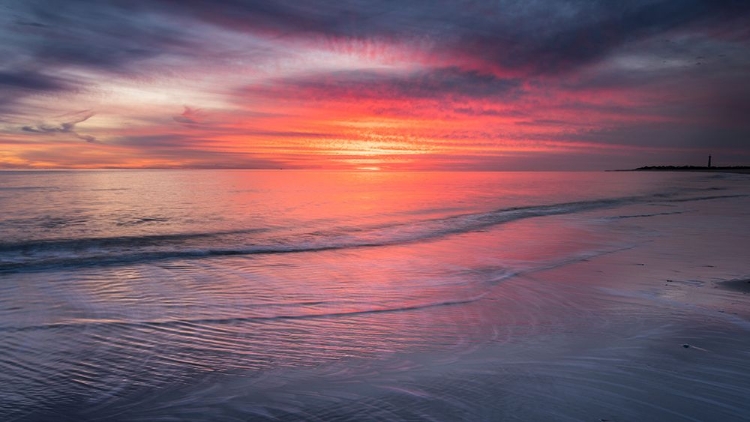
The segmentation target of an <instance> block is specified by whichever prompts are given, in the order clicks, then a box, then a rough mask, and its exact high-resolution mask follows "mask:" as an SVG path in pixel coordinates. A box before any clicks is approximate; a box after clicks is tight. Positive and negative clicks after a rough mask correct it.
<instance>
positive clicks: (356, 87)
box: [243, 67, 521, 100]
mask: <svg viewBox="0 0 750 422" xmlns="http://www.w3.org/2000/svg"><path fill="white" fill-rule="evenodd" d="M520 85H521V83H520V81H519V80H516V79H509V78H508V79H506V78H498V77H496V76H494V75H492V74H489V73H482V72H479V71H473V70H470V71H464V70H461V69H458V68H455V67H447V68H439V69H429V70H420V71H415V72H409V73H406V74H393V73H383V72H374V71H341V72H330V73H325V74H315V75H309V76H303V77H295V78H286V79H279V80H274V81H271V82H269V83H267V84H264V85H258V86H251V87H247V88H246V89H245V90H244V91H243V92H245V93H252V94H260V95H265V96H269V97H278V96H279V95H282V96H288V97H290V98H295V97H297V98H318V99H320V98H326V99H334V100H335V99H344V100H345V99H350V98H360V99H392V100H394V99H404V100H409V99H436V98H445V97H446V96H452V97H471V98H496V99H500V98H506V99H508V98H510V97H512V96H516V95H519V93H520Z"/></svg>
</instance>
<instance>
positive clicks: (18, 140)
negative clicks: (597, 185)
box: [0, 0, 750, 170]
mask: <svg viewBox="0 0 750 422" xmlns="http://www.w3.org/2000/svg"><path fill="white" fill-rule="evenodd" d="M305 4H306V6H304V7H303V6H300V5H298V4H296V3H294V2H273V3H268V4H265V3H262V2H254V1H246V2H235V1H231V2H230V1H226V2H224V1H218V2H206V1H201V0H194V1H187V2H171V1H166V0H163V1H162V0H155V1H145V0H143V1H134V2H127V3H124V2H119V1H115V0H112V1H105V2H90V1H83V0H80V1H79V0H77V1H71V2H51V1H46V0H35V1H20V0H17V1H11V2H9V3H6V6H4V12H3V13H2V16H1V17H0V38H2V39H3V43H2V45H3V46H2V48H0V52H2V55H3V57H4V60H3V63H2V64H0V168H143V167H156V168H175V167H177V168H179V167H195V168H216V167H218V168H326V169H365V170H373V169H383V170H408V169H420V170H429V169H447V170H469V169H473V170H517V169H602V168H623V167H632V166H637V165H646V164H690V163H695V164H697V163H702V162H703V159H704V156H705V155H707V154H709V153H713V154H714V156H716V157H720V159H721V160H722V163H723V164H724V165H729V164H738V163H744V162H746V161H747V160H748V159H750V152H749V150H748V146H747V139H750V125H749V124H748V121H747V119H746V116H745V114H746V113H745V112H746V111H747V110H748V109H750V83H748V78H747V75H748V74H750V53H748V52H749V51H750V45H749V44H750V36H748V32H747V30H746V28H747V27H748V26H749V25H750V24H749V22H748V18H747V16H748V13H747V12H748V9H750V6H748V5H747V4H746V3H744V2H707V1H706V2H704V1H695V2H690V3H689V4H680V3H678V2H666V1H657V2H636V3H629V4H630V5H629V6H628V7H627V8H624V7H623V8H622V10H620V7H615V6H610V5H607V4H601V5H592V4H591V3H589V2H566V3H558V2H553V3H551V4H549V5H544V4H541V3H539V4H536V3H535V4H534V5H527V4H525V3H522V2H500V3H498V4H497V5H495V4H489V3H482V2H467V3H465V4H464V3H463V2H444V3H440V4H439V5H432V4H428V3H424V4H423V3H421V2H419V3H415V4H413V5H410V6H409V7H408V8H407V7H403V8H399V7H397V6H396V5H393V4H386V3H384V2H369V3H366V4H364V3H362V4H360V3H357V2H344V3H335V4H333V3H332V4H327V3H325V4H324V3H321V4H319V5H316V4H314V3H305Z"/></svg>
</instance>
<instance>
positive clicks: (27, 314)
mask: <svg viewBox="0 0 750 422" xmlns="http://www.w3.org/2000/svg"><path fill="white" fill-rule="evenodd" d="M749 181H750V180H749V179H748V176H746V175H733V174H708V173H707V174H695V173H646V172H597V173H585V172H583V173H579V172H570V173H555V172H540V173H534V172H518V173H501V172H477V173H472V172H453V173H443V172H411V173H409V172H404V173H390V172H323V171H288V170H283V171H281V170H274V171H249V170H248V171H245V170H142V171H141V170H90V171H5V172H1V173H0V339H1V340H0V341H1V342H2V343H1V345H0V420H3V421H45V420H55V421H94V420H107V421H117V420H122V421H136V420H138V421H157V420H159V421H161V420H164V421H166V420H170V421H171V420H174V421H177V420H191V421H201V420H206V421H208V420H211V421H223V420H227V421H229V420H232V421H238V420H538V419H537V418H538V417H549V418H551V419H550V420H565V419H566V418H570V419H571V420H578V419H579V418H580V417H581V416H582V415H586V417H588V416H590V417H591V418H594V419H591V420H597V419H596V418H595V417H596V416H597V414H595V413H596V412H597V411H598V412H600V413H602V412H606V411H607V410H606V409H609V410H610V411H612V412H615V413H617V412H620V413H619V414H624V415H630V416H641V417H642V418H641V419H642V420H648V417H646V416H649V415H650V416H653V420H659V418H662V417H665V415H666V417H673V418H675V420H683V419H684V420H702V419H701V417H700V415H701V413H700V412H701V411H703V410H700V409H704V410H705V412H706V414H710V412H712V411H713V412H715V411H716V410H717V409H718V410H720V411H722V412H725V415H726V416H727V417H732V416H737V415H742V414H744V412H745V410H747V409H746V408H745V407H743V406H742V405H741V404H739V403H742V399H741V397H742V396H743V394H745V393H747V392H748V391H750V390H748V385H747V383H746V382H745V383H744V384H743V381H737V383H732V382H730V381H727V380H728V379H730V378H732V377H746V376H747V375H750V372H748V368H749V367H748V366H743V365H742V364H741V363H738V362H741V361H740V360H738V361H736V362H735V360H732V359H734V358H733V357H731V356H730V357H727V358H726V364H725V365H724V366H723V367H722V368H723V369H724V370H725V371H728V372H727V373H726V374H724V375H723V376H724V377H725V378H726V379H727V380H725V379H724V378H722V376H721V375H715V377H718V378H714V379H713V381H712V382H713V383H714V385H713V388H714V390H712V391H719V393H717V394H718V396H717V397H713V396H710V395H709V396H708V397H704V396H701V394H700V393H692V394H693V395H694V396H696V397H697V398H696V397H692V398H691V396H690V395H689V394H688V393H689V392H690V388H685V391H684V393H680V394H677V393H675V392H680V391H681V390H680V387H679V386H677V387H675V386H669V387H664V394H667V393H666V392H667V391H668V392H669V394H672V395H675V394H676V395H677V396H678V398H676V399H674V400H675V402H674V404H673V405H669V406H668V405H663V406H658V405H655V407H654V406H652V405H650V404H649V405H644V403H650V402H649V400H648V399H647V398H639V399H637V400H636V399H635V398H634V397H637V396H638V395H637V394H635V393H632V392H628V391H624V390H623V389H625V390H627V388H640V387H637V386H634V384H633V385H631V384H632V383H634V382H636V381H634V380H635V379H636V378H637V375H638V370H639V368H641V367H640V366H638V367H629V366H627V365H626V366H624V367H623V366H618V367H617V368H620V369H619V370H621V371H623V372H622V373H618V374H610V375H608V376H604V375H602V373H603V372H602V371H604V369H603V368H607V369H606V371H611V370H612V368H613V366H612V365H609V364H603V363H602V360H604V361H606V360H607V359H610V360H611V361H612V362H620V363H621V364H622V362H635V361H638V357H637V356H633V355H632V354H633V353H635V352H632V351H631V350H630V349H628V348H627V347H625V346H623V345H620V346H617V347H623V348H622V349H613V348H612V347H614V346H611V345H612V344H620V343H618V342H617V341H614V339H611V338H610V339H609V340H613V341H612V342H610V341H609V340H608V341H606V342H605V341H604V340H603V339H605V338H606V336H607V333H608V332H610V333H612V332H618V333H620V334H619V335H618V336H619V337H618V338H619V339H621V338H624V337H623V336H625V337H627V336H632V338H648V339H653V338H656V336H657V334H655V332H654V330H659V329H662V330H668V328H667V325H664V324H657V325H653V321H654V320H658V321H663V319H657V317H658V318H661V314H660V312H661V311H659V309H664V307H663V306H664V305H663V304H661V305H660V304H659V302H658V300H662V299H665V298H663V297H661V296H659V295H650V296H649V299H648V300H644V299H643V298H642V297H643V293H644V290H635V291H634V290H628V288H627V285H628V283H630V281H629V278H628V277H627V276H628V271H631V268H630V267H628V268H625V267H617V265H619V264H613V265H612V266H610V267H606V268H605V269H606V270H607V271H609V273H610V274H609V275H604V274H603V273H604V272H605V271H604V270H601V269H600V270H599V271H600V272H601V273H602V274H601V275H599V276H592V275H591V274H590V273H583V272H577V271H576V270H568V271H567V272H565V273H564V274H565V276H562V275H561V276H559V277H557V278H555V276H549V277H547V278H546V279H545V278H544V277H543V274H546V273H549V272H550V271H552V272H554V271H563V270H564V269H566V268H568V269H570V268H577V267H576V265H580V264H581V263H585V262H590V261H595V260H601V259H607V258H606V257H608V256H610V255H611V256H617V254H623V253H632V251H634V250H643V251H646V250H648V248H649V247H650V246H649V245H653V244H655V243H654V242H660V241H661V242H669V241H670V239H673V238H674V239H677V238H679V239H681V240H680V241H679V242H677V241H675V242H677V243H675V244H674V245H672V246H674V247H675V248H678V249H680V250H682V249H685V250H688V252H689V250H691V248H693V247H698V246H699V245H700V244H701V242H702V241H701V239H700V238H699V237H698V236H706V235H712V236H724V238H725V240H724V241H723V242H722V244H723V245H725V246H726V247H727V250H729V251H735V253H736V251H738V250H739V251H742V250H745V251H747V250H748V249H747V248H750V233H748V229H747V228H746V227H745V226H747V225H748V224H747V223H748V222H750V219H748V218H747V217H748V205H749V204H750V199H749V198H750V183H748V182H749ZM680 219H682V220H680ZM691 219H692V220H691ZM743 221H744V225H743V223H742V222H743ZM686 222H692V223H689V224H686ZM729 222H734V223H732V224H729ZM657 223H658V224H657ZM693 232H695V236H693V237H691V236H692V234H691V233H693ZM685 239H687V240H685ZM672 246H670V247H669V248H661V249H659V253H662V254H666V255H664V256H665V257H666V256H667V255H668V254H669V252H666V250H667V249H670V248H672ZM629 251H630V252H629ZM715 253H716V255H717V256H712V252H711V251H709V252H705V251H704V252H701V254H702V255H700V256H701V257H702V258H703V259H704V260H705V265H704V267H705V268H716V267H717V266H716V265H710V264H709V262H713V261H712V259H714V258H715V259H714V261H715V260H719V261H720V262H721V263H722V265H723V267H722V268H721V269H722V271H724V273H722V274H723V275H722V277H725V278H732V277H742V276H743V275H748V274H750V262H748V261H750V260H743V258H742V257H743V256H745V257H748V255H747V253H746V252H745V253H744V255H743V253H738V254H736V255H732V253H731V252H730V253H721V252H720V251H716V252H715ZM649 254H650V253H649ZM686 254H687V255H686ZM677 255H679V254H677V253H676V252H675V256H674V257H672V258H665V259H672V261H675V260H677V261H678V264H676V265H678V266H679V265H682V264H680V263H679V261H680V259H682V260H684V256H689V253H687V252H686V253H682V255H679V256H677ZM719 255H720V256H719ZM644 262H645V261H644ZM635 264H640V265H644V264H642V263H634V265H635ZM714 264H715V262H714ZM603 268H604V267H603ZM665 268H666V267H665ZM664 271H667V270H666V269H664ZM706 271H709V270H706ZM716 271H718V270H716ZM561 274H563V273H561ZM584 274H585V275H584ZM712 274H713V273H712ZM618 278H619V279H628V280H625V281H624V282H619V284H618V282H616V280H617V279H618ZM630 278H633V277H630ZM672 278H675V277H672ZM677 278H678V277H677ZM665 279H666V277H665ZM683 279H686V280H687V279H690V276H687V275H685V276H684V277H683ZM571 280H572V281H571ZM635 281H637V280H634V281H633V282H635ZM662 281H663V280H659V285H661V284H662ZM670 282H671V281H670ZM571 289H573V290H571ZM607 289H609V290H607ZM613 292H614V293H613ZM638 295H641V296H640V298H638V297H639V296H638ZM665 300H666V299H665ZM670 300H673V301H672V302H670V303H675V302H674V300H679V298H671V299H670ZM608 301H609V302H608ZM652 302H653V303H652ZM603 303H610V304H613V303H616V304H617V307H618V308H617V309H620V310H621V312H622V315H628V316H629V318H630V319H629V320H628V321H629V322H628V321H621V320H620V319H618V318H617V317H616V312H614V313H608V312H610V311H609V310H605V309H603V308H602V304H603ZM644 303H647V304H649V305H644ZM651 303H652V304H651ZM681 303H682V302H681ZM669 306H672V305H669ZM691 306H693V307H694V306H697V305H695V304H683V305H680V306H676V305H675V308H674V309H678V310H679V312H682V313H691V312H692V313H691V315H692V316H691V317H690V318H687V317H685V318H683V319H679V318H678V319H676V320H675V321H677V320H679V321H688V320H689V321H695V320H696V318H695V316H694V314H695V312H694V309H693V310H691V309H692V308H690V307H691ZM674 309H673V310H672V311H670V312H674ZM699 313H700V312H699ZM607 315H611V316H607ZM701 315H702V314H701ZM649 316H651V317H653V318H651V317H649ZM734 318H735V319H737V321H735V322H734V323H732V322H727V324H726V326H727V327H734V328H728V330H734V329H736V330H740V331H738V332H739V333H740V335H742V334H744V335H745V336H746V335H747V332H746V331H743V330H746V327H745V328H742V327H743V326H742V323H743V322H744V321H745V320H744V319H743V316H742V315H737V316H734ZM633 321H636V323H635V324H632V322H633ZM626 323H627V324H626ZM738 327H739V328H738ZM708 329H709V328H706V330H708ZM712 329H713V328H712ZM608 330H610V331H608ZM618 330H619V331H618ZM675 332H676V331H675ZM675 335H676V334H675ZM639 336H640V337H639ZM603 344H608V345H609V346H606V347H605V346H602V345H603ZM631 344H633V343H631ZM637 344H641V345H643V347H646V345H644V344H645V343H637ZM743 344H744V343H743ZM648 347H651V346H648ZM738 347H740V346H738ZM743 347H744V346H743ZM550 348H557V349H558V350H564V351H565V352H564V353H563V354H562V355H554V356H549V355H548V354H549V353H551V352H550ZM644 350H645V349H644ZM648 350H650V351H651V353H652V354H654V356H656V357H655V358H654V359H655V361H657V362H660V361H659V356H661V355H659V354H658V352H654V351H653V350H654V349H653V348H650V349H648ZM740 352H741V350H740V351H738V353H740ZM745 353H746V350H745ZM583 357H586V359H585V362H586V364H585V365H584V364H583V363H581V362H583V360H581V359H583ZM571 359H572V360H573V361H575V360H576V359H579V360H580V361H579V362H578V364H575V362H573V363H572V364H571ZM597 359H598V360H597ZM652 360H653V359H652ZM563 361H564V362H566V364H565V365H564V367H563V366H560V367H557V369H555V366H554V365H555V364H556V362H563ZM662 363H663V365H667V366H668V365H671V364H672V363H673V362H671V361H663V362H662ZM545 365H548V366H545ZM549 365H552V366H551V367H549ZM560 365H562V364H560ZM576 365H578V366H576ZM644 365H645V364H644ZM737 365H739V366H737ZM628 368H630V369H628ZM641 369H642V368H641ZM607 373H608V372H607ZM659 374H660V375H659V376H661V377H667V378H668V377H669V372H668V371H667V370H666V369H665V370H660V372H659ZM701 377H703V375H701V374H697V375H695V376H693V378H691V379H693V380H695V379H698V380H700V381H701V382H703V380H702V378H701ZM667 378H665V379H667ZM571 379H586V380H588V381H586V382H590V383H594V381H592V380H599V381H596V382H595V383H594V384H591V385H590V386H589V387H586V385H588V384H586V385H584V386H581V385H578V387H577V388H578V390H575V388H574V389H573V390H570V389H568V390H567V391H579V392H580V394H581V395H584V396H585V395H586V394H594V392H596V394H599V396H597V397H599V398H598V399H596V400H593V401H583V402H581V403H579V404H578V405H570V404H566V403H570V402H569V401H567V402H566V401H563V402H557V401H556V397H561V396H563V395H564V393H563V392H564V391H566V385H567V386H568V387H571V381H570V380H571ZM657 379H658V377H657ZM566 380H567V381H566ZM628 380H630V381H628ZM626 381H627V382H626ZM667 381H668V382H672V383H676V384H679V382H678V381H676V380H675V379H672V378H668V379H667ZM667 381H664V382H667ZM628 382H630V383H631V384H628ZM706 382H708V381H706ZM555 383H557V385H559V388H560V392H559V393H560V395H557V393H555V391H556V390H555V389H553V390H549V388H551V387H550V386H554V385H556V384H555ZM566 383H567V384H566ZM576 385H577V384H576ZM572 387H575V386H572ZM587 388H588V389H590V390H591V391H588V390H587ZM608 388H609V389H610V390H608ZM660 388H661V387H660ZM722 388H723V389H724V390H722ZM660 391H661V390H660ZM707 391H708V390H707ZM603 392H608V393H607V394H609V395H606V394H605V395H604V396H602V394H603ZM631 393H632V394H631ZM706 394H708V393H706ZM733 394H734V396H733ZM670 397H671V396H670ZM679 397H682V398H681V399H680V398H679ZM698 399H704V401H705V402H704V406H703V407H698V409H699V410H698V411H697V412H698V413H695V412H696V411H692V410H686V409H692V408H691V407H690V406H695V403H696V400H698ZM597 400H598V401H597ZM628 400H633V402H632V403H630V405H631V406H630V407H628V406H629V405H628ZM699 402H700V401H699ZM535 403H536V404H535ZM639 403H640V404H639ZM712 403H713V404H712ZM644 406H646V407H645V408H644ZM649 406H652V407H649ZM686 406H687V407H686ZM629 409H631V410H629ZM632 409H637V411H636V410H632ZM643 409H646V410H643ZM648 409H651V413H649V412H648ZM587 412H591V414H590V415H589V413H587ZM628 412H635V413H628ZM639 412H640V413H639ZM644 412H645V413H644ZM691 415H692V416H691ZM695 415H698V417H697V419H695V417H696V416H695ZM605 416H606V415H602V414H599V417H600V418H605ZM691 418H693V419H691Z"/></svg>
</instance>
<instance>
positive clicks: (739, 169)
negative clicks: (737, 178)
mask: <svg viewBox="0 0 750 422" xmlns="http://www.w3.org/2000/svg"><path fill="white" fill-rule="evenodd" d="M615 171H696V172H714V173H743V174H750V166H711V167H708V166H643V167H638V168H634V169H629V170H615Z"/></svg>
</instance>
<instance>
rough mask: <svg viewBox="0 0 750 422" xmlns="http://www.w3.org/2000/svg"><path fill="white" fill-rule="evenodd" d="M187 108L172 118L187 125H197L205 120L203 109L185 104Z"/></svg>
mask: <svg viewBox="0 0 750 422" xmlns="http://www.w3.org/2000/svg"><path fill="white" fill-rule="evenodd" d="M184 108H185V110H184V111H183V112H182V114H180V115H179V116H174V117H172V119H173V120H174V121H175V122H177V123H184V124H187V125H197V124H200V123H201V122H202V121H203V117H204V116H203V112H202V111H201V109H194V108H190V107H188V106H184Z"/></svg>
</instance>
